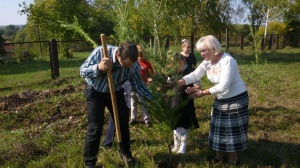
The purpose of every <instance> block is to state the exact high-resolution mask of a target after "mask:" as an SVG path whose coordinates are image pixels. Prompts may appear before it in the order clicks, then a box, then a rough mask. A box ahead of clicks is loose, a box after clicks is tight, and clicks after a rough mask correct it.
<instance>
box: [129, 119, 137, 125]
mask: <svg viewBox="0 0 300 168" xmlns="http://www.w3.org/2000/svg"><path fill="white" fill-rule="evenodd" d="M129 124H130V125H135V124H137V121H136V120H135V119H131V120H130V121H129Z"/></svg>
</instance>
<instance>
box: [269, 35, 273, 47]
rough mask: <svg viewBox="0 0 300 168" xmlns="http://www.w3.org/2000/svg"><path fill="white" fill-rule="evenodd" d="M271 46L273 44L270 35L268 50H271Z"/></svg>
mask: <svg viewBox="0 0 300 168" xmlns="http://www.w3.org/2000/svg"><path fill="white" fill-rule="evenodd" d="M272 44H273V34H271V35H270V39H269V50H271V49H272Z"/></svg>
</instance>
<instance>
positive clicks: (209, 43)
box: [196, 35, 222, 55]
mask: <svg viewBox="0 0 300 168" xmlns="http://www.w3.org/2000/svg"><path fill="white" fill-rule="evenodd" d="M196 49H197V51H199V52H200V51H202V50H204V49H209V50H211V51H212V52H213V54H214V55H218V54H220V53H221V51H222V46H221V43H220V42H219V40H218V39H217V38H216V37H214V36H212V35H207V36H204V37H201V38H200V39H199V40H198V41H197V43H196Z"/></svg>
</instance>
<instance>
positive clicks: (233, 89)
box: [183, 52, 247, 99]
mask: <svg viewBox="0 0 300 168" xmlns="http://www.w3.org/2000/svg"><path fill="white" fill-rule="evenodd" d="M205 74H206V75H207V78H208V80H209V81H210V82H212V83H213V84H214V86H213V87H211V88H210V89H209V91H210V93H211V94H213V95H216V96H217V98H218V99H227V98H231V97H233V96H236V95H238V94H240V93H243V92H245V91H246V90H247V88H246V86H245V83H244V82H243V80H242V78H241V77H240V74H239V70H238V66H237V62H236V60H235V59H234V58H233V57H232V56H231V55H229V54H228V53H226V52H224V54H223V56H222V58H221V59H220V60H219V62H217V63H216V64H214V65H212V64H211V61H205V60H204V61H203V62H202V63H201V64H200V65H199V66H198V67H197V69H196V70H195V71H194V72H192V73H190V74H188V75H186V76H184V77H183V79H184V80H185V83H186V84H187V85H188V84H191V83H194V82H196V81H198V80H199V79H201V78H202V77H203V76H204V75H205Z"/></svg>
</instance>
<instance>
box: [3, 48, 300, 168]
mask: <svg viewBox="0 0 300 168" xmlns="http://www.w3.org/2000/svg"><path fill="white" fill-rule="evenodd" d="M229 53H231V54H232V55H233V56H234V57H235V58H236V60H237V62H238V64H239V70H240V73H241V76H242V78H243V79H244V81H245V83H246V85H247V88H248V92H249V96H250V104H249V105H250V106H249V112H250V122H249V134H248V138H249V139H248V149H246V150H245V151H242V152H239V153H238V154H239V157H240V159H241V165H240V167H245V168H252V167H268V168H273V167H274V168H278V167H280V168H287V167H295V168H296V167H299V166H300V157H299V156H300V110H299V107H300V98H299V92H300V87H299V86H300V68H299V67H300V49H299V48H296V49H294V48H289V49H283V50H277V51H267V52H264V53H263V54H262V55H261V59H260V64H259V65H255V64H254V62H255V58H254V56H253V55H250V54H248V53H251V52H250V51H249V49H248V50H247V49H245V50H244V51H241V50H234V48H231V50H230V51H229ZM88 55H89V53H75V57H74V58H72V59H66V60H60V61H59V67H60V77H59V78H57V79H51V71H50V63H49V61H48V60H37V61H32V62H28V63H20V64H1V65H0V128H1V131H0V167H3V168H7V167H10V168H18V167H26V168H36V167H41V168H42V167H66V168H74V167H84V164H83V160H82V153H83V145H84V138H85V131H86V128H87V125H86V124H87V116H86V105H85V99H84V94H83V91H84V86H85V83H84V80H83V79H82V78H81V77H80V76H79V67H80V65H81V64H82V63H83V61H84V60H85V59H86V58H87V57H88ZM196 56H197V59H198V62H200V61H201V60H202V59H201V56H200V55H199V54H198V53H196ZM201 82H202V83H203V86H204V88H207V87H209V86H210V83H209V82H208V81H207V79H205V78H204V79H203V80H202V81H201ZM213 99H214V97H213V96H206V97H203V98H199V99H196V100H195V106H196V113H197V119H198V122H199V125H200V128H198V129H196V130H194V131H192V132H191V137H190V139H189V143H188V147H187V154H185V155H176V154H171V153H169V152H168V148H167V145H166V144H165V143H164V139H163V137H161V136H158V134H157V133H158V132H161V131H162V130H161V125H160V124H158V123H156V122H155V118H154V119H153V127H151V128H146V127H145V126H144V125H143V124H138V125H135V126H130V131H131V144H132V145H131V149H132V152H133V156H134V157H136V158H137V159H138V160H139V162H140V165H139V166H137V167H147V168H148V167H151V168H152V167H159V168H160V167H161V168H165V167H168V168H173V167H178V168H182V167H186V168H198V167H224V165H222V164H219V165H209V162H208V159H210V158H211V157H213V156H214V151H213V150H212V149H211V148H210V147H209V146H208V144H207V137H208V131H209V117H210V110H211V105H212V103H213ZM138 114H139V115H141V113H140V112H139V113H138ZM106 116H107V120H108V113H106ZM140 117H141V116H140ZM105 130H106V129H105V128H104V130H103V134H104V133H105ZM166 134H170V136H171V135H172V132H168V133H166ZM103 138H104V136H102V139H101V142H102V140H103ZM170 138H171V139H172V137H170ZM169 143H171V142H169ZM98 158H99V161H98V163H97V164H98V165H103V166H104V167H124V164H123V163H122V160H121V159H120V158H119V154H118V145H117V143H114V145H113V148H112V149H110V150H105V149H102V148H100V154H99V155H98Z"/></svg>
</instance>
